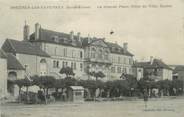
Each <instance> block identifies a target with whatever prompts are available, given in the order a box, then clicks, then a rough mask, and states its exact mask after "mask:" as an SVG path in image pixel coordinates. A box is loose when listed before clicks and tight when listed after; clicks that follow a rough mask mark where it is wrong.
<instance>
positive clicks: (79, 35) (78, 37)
mask: <svg viewBox="0 0 184 117" xmlns="http://www.w3.org/2000/svg"><path fill="white" fill-rule="evenodd" d="M77 39H78V41H80V42H81V33H80V32H78V33H77Z"/></svg>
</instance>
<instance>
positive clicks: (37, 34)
mask: <svg viewBox="0 0 184 117" xmlns="http://www.w3.org/2000/svg"><path fill="white" fill-rule="evenodd" d="M40 28H41V26H40V24H39V23H36V24H35V40H37V39H39V38H40Z"/></svg>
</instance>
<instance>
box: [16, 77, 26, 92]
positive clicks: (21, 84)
mask: <svg viewBox="0 0 184 117" xmlns="http://www.w3.org/2000/svg"><path fill="white" fill-rule="evenodd" d="M14 83H15V84H16V85H17V86H18V87H19V95H20V92H21V89H22V87H23V86H24V79H18V80H15V81H14Z"/></svg>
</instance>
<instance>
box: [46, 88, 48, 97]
mask: <svg viewBox="0 0 184 117" xmlns="http://www.w3.org/2000/svg"><path fill="white" fill-rule="evenodd" d="M48 93H49V88H47V89H46V94H47V96H48Z"/></svg>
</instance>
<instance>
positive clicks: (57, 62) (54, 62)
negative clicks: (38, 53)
mask: <svg viewBox="0 0 184 117" xmlns="http://www.w3.org/2000/svg"><path fill="white" fill-rule="evenodd" d="M53 68H59V61H56V60H54V61H53Z"/></svg>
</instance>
